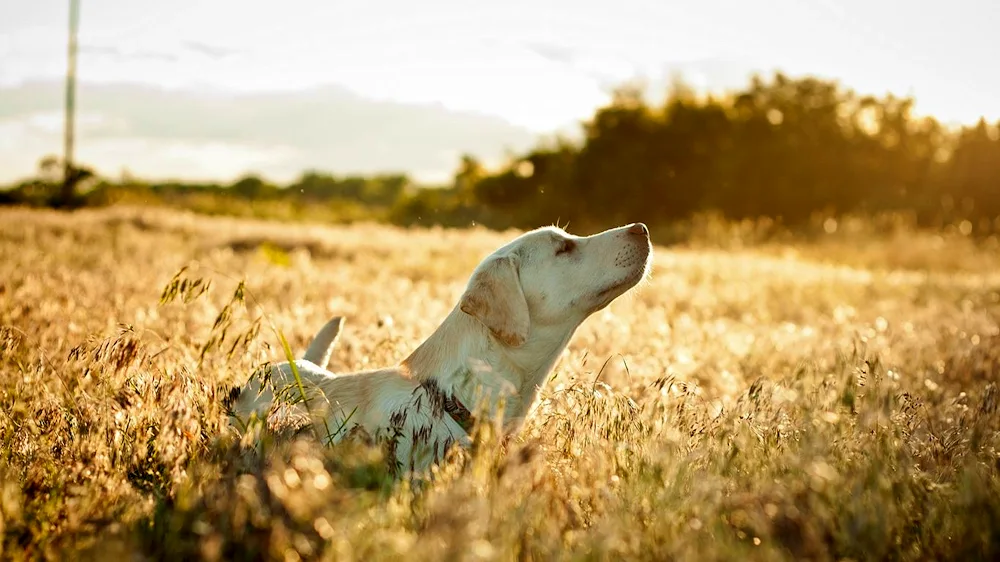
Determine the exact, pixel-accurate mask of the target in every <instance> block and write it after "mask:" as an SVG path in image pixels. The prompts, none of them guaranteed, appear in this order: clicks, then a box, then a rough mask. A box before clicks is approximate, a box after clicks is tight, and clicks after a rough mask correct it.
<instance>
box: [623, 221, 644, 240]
mask: <svg viewBox="0 0 1000 562" xmlns="http://www.w3.org/2000/svg"><path fill="white" fill-rule="evenodd" d="M628 233H629V234H635V235H636V236H645V237H646V238H649V229H648V228H646V225H644V224H642V223H641V222H637V223H634V224H633V225H632V226H630V227H628Z"/></svg>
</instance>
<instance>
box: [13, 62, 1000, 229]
mask: <svg viewBox="0 0 1000 562" xmlns="http://www.w3.org/2000/svg"><path fill="white" fill-rule="evenodd" d="M913 106H914V100H913V99H912V98H904V97H897V96H894V95H892V94H886V95H885V96H882V97H876V96H871V95H860V94H858V93H856V92H854V91H853V90H850V89H847V88H844V87H843V86H841V85H840V84H839V83H838V82H835V81H827V80H822V79H818V78H815V77H802V78H792V77H789V76H786V75H784V74H782V73H775V74H774V75H773V76H771V77H770V78H768V79H765V78H763V77H761V76H754V77H753V78H752V79H751V80H750V81H749V84H748V85H747V86H746V87H744V88H743V89H741V90H738V91H733V92H728V93H725V94H722V95H715V96H710V95H707V96H705V95H698V94H697V93H696V92H695V91H694V90H693V89H691V88H690V87H688V86H687V85H685V84H684V83H683V82H682V81H679V80H678V81H676V82H675V83H674V84H673V85H672V87H671V88H670V90H669V91H668V92H667V93H666V95H665V96H664V97H663V99H662V100H661V101H659V102H651V101H649V99H648V98H647V96H646V95H645V94H644V89H643V88H642V87H641V86H638V85H626V86H623V87H621V88H619V89H618V90H617V91H616V92H615V95H614V96H613V99H612V100H611V102H610V103H609V104H608V105H606V106H605V107H602V108H600V109H599V110H597V111H596V112H595V114H594V115H593V116H592V117H591V118H590V119H589V120H587V121H585V122H584V123H583V124H582V125H583V135H582V138H580V139H578V140H573V139H569V138H564V137H556V138H552V139H543V140H541V141H540V142H539V143H538V144H537V145H536V147H535V148H533V149H532V150H530V151H528V152H527V153H524V154H519V155H516V156H513V157H511V158H509V160H508V162H507V163H506V164H504V165H503V166H502V167H500V169H495V170H488V169H486V168H485V167H484V166H483V165H482V164H481V162H480V161H478V160H477V159H476V158H474V157H472V156H468V155H467V156H464V157H463V158H462V161H461V164H460V165H459V167H458V170H457V171H456V173H455V175H454V179H453V181H452V182H451V184H450V185H447V186H428V188H427V189H421V188H419V186H416V185H414V184H413V182H411V181H410V179H409V178H408V177H407V176H406V175H405V174H395V175H394V174H387V175H381V176H375V177H347V178H337V177H334V176H332V175H329V174H324V173H320V172H315V171H310V172H306V173H304V174H303V175H302V176H301V177H300V178H299V179H298V180H296V181H295V182H293V183H292V184H290V185H287V186H276V185H274V184H271V183H268V182H267V181H265V180H263V179H261V178H259V177H258V176H254V175H249V176H247V177H244V178H241V179H240V180H238V181H236V182H234V183H232V184H229V185H221V184H220V185H193V184H178V183H171V184H165V183H161V184H144V183H142V182H137V181H135V180H131V179H122V180H120V181H116V182H111V181H108V180H101V181H98V182H97V183H96V184H95V186H94V187H93V188H92V189H90V190H89V191H88V193H89V194H90V195H89V198H90V200H91V201H98V202H107V201H110V200H113V199H116V198H118V199H120V198H122V197H126V196H127V195H128V194H131V195H132V196H135V195H136V194H139V193H141V194H144V196H145V197H147V198H153V199H157V198H159V199H167V200H170V199H175V200H176V199H184V198H187V199H186V200H191V199H192V198H193V197H195V196H202V197H211V198H215V199H219V198H221V200H222V202H221V203H220V202H218V201H217V202H216V203H218V206H219V207H220V209H224V208H225V207H226V204H223V203H225V201H229V202H230V206H231V202H232V201H236V200H242V201H244V202H249V203H248V204H250V205H251V206H255V207H260V208H264V207H266V205H267V204H269V203H273V202H275V201H282V202H285V203H288V204H290V205H292V206H296V207H297V208H306V207H308V206H317V205H319V206H323V207H326V208H329V209H331V210H333V211H335V212H336V211H338V210H340V211H343V210H345V209H351V210H352V211H351V212H350V213H347V215H349V216H350V217H354V218H376V219H379V220H386V221H391V222H394V223H397V224H407V225H411V224H424V225H431V224H441V225H448V226H465V225H468V224H469V223H472V222H475V223H480V224H483V225H486V226H491V227H497V228H506V227H512V226H513V227H523V228H530V227H534V226H537V225H540V224H549V223H552V222H554V221H556V220H560V221H562V222H567V221H568V222H571V223H573V224H575V225H578V226H580V227H582V228H585V229H586V228H601V227H604V226H608V225H613V224H620V223H624V222H630V221H633V220H642V221H645V222H647V223H649V224H653V225H656V224H669V223H671V222H674V221H679V220H685V219H689V218H691V217H692V216H695V215H697V214H701V213H706V212H711V213H717V214H719V215H721V216H723V217H725V218H727V219H731V220H742V219H758V218H765V217H766V218H770V219H774V220H777V221H780V222H781V223H782V224H785V225H788V226H790V227H794V226H796V225H802V224H805V223H808V222H810V221H814V220H815V219H816V218H817V217H838V216H843V215H845V214H853V215H871V214H880V213H900V212H903V213H907V214H910V215H911V216H913V217H914V219H915V220H916V221H918V222H919V223H920V224H923V225H937V224H941V223H944V222H954V221H966V222H967V224H969V225H971V230H972V231H974V232H976V233H988V232H995V231H998V230H1000V123H993V124H991V123H988V122H986V120H985V119H983V120H980V121H979V122H978V123H977V124H975V125H969V126H964V127H961V128H958V129H950V128H948V127H945V126H944V125H942V124H941V123H939V122H938V121H937V120H935V119H934V118H932V117H918V116H916V115H915V114H914V111H913ZM46 185H47V184H46V182H45V180H44V178H39V179H35V180H31V181H29V182H25V183H23V184H21V185H19V186H17V187H16V189H14V190H12V191H10V192H8V194H7V197H8V199H13V198H15V197H14V196H12V195H11V193H15V194H20V198H21V199H22V200H23V199H25V198H30V197H28V196H27V195H25V194H26V193H28V194H30V193H36V194H37V193H44V192H45V187H46ZM220 212H222V211H220Z"/></svg>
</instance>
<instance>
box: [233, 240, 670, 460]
mask: <svg viewBox="0 0 1000 562" xmlns="http://www.w3.org/2000/svg"><path fill="white" fill-rule="evenodd" d="M651 255H652V245H651V244H650V240H649V231H648V230H647V228H646V226H645V225H644V224H642V223H635V224H632V225H628V226H623V227H620V228H615V229H611V230H607V231H604V232H601V233H599V234H594V235H592V236H587V237H579V236H574V235H571V234H568V233H566V232H565V231H563V230H562V229H559V228H555V227H545V228H540V229H537V230H533V231H530V232H527V233H525V234H523V235H521V236H519V237H517V238H516V239H514V240H513V241H511V242H510V243H508V244H507V245H505V246H503V247H501V248H499V249H498V250H496V251H495V252H493V253H492V254H490V255H489V256H487V257H486V258H485V259H484V260H483V261H482V262H481V263H480V264H479V265H478V266H477V267H476V269H475V270H474V271H473V273H472V276H471V278H470V279H469V281H468V284H467V286H466V289H465V291H464V293H463V294H462V296H461V298H460V299H459V302H458V303H457V305H456V306H455V308H454V309H452V311H451V313H450V314H448V316H447V317H446V318H445V319H444V321H443V322H442V323H441V325H440V326H439V327H438V328H437V329H436V330H435V331H434V332H433V333H432V334H431V335H430V336H429V337H428V338H427V339H426V340H425V341H424V342H423V343H422V344H420V346H418V347H417V348H416V349H415V350H414V351H413V352H412V353H411V354H410V355H409V357H407V358H406V359H404V360H403V361H402V362H401V363H400V364H399V365H397V366H394V367H389V368H384V369H378V370H372V371H364V372H359V373H345V374H338V373H332V372H330V371H328V370H327V369H326V367H327V361H328V359H329V356H330V348H331V347H332V345H333V343H334V342H335V341H336V339H337V337H338V335H339V331H340V327H341V326H342V319H341V318H339V317H338V318H334V319H333V320H331V321H330V322H329V323H328V324H327V325H326V326H324V328H323V329H322V330H321V331H320V332H319V333H318V334H317V335H316V337H315V338H314V339H313V342H312V343H311V344H310V346H309V350H308V351H307V352H306V354H305V357H304V358H303V359H298V360H296V361H295V367H296V368H297V370H298V374H299V377H300V380H301V381H302V385H303V390H304V391H305V393H304V394H305V397H304V398H305V399H304V400H303V399H302V398H300V397H301V395H302V392H301V391H300V389H299V388H298V385H297V383H296V381H295V378H294V374H293V371H292V366H291V364H290V363H288V362H284V363H279V364H275V365H273V366H271V367H270V368H269V376H268V378H269V379H270V381H271V385H270V386H273V387H274V389H281V388H284V389H291V392H290V393H289V395H290V396H291V397H292V399H293V400H296V401H297V403H295V404H294V405H291V406H286V407H288V408H291V409H292V410H296V411H298V412H300V413H304V412H306V411H308V412H309V415H310V416H311V417H312V423H319V424H320V426H319V427H321V428H324V429H325V430H326V431H329V432H331V434H330V435H329V439H330V440H331V441H332V442H337V441H340V440H342V439H344V438H345V437H347V436H350V435H357V434H361V435H363V436H365V437H366V438H368V439H373V440H374V441H375V442H379V443H383V444H387V446H388V452H389V455H390V460H392V461H394V469H395V470H396V473H397V474H400V473H402V472H406V471H409V472H411V473H417V472H421V471H423V470H425V469H427V468H428V467H430V466H431V465H432V464H434V463H436V462H439V461H440V460H441V459H442V458H443V457H444V455H445V453H446V452H447V451H448V449H449V448H450V447H451V446H453V445H454V444H456V443H458V444H461V445H463V446H466V445H468V444H469V443H470V442H471V440H470V436H469V430H470V429H471V427H472V425H473V423H474V422H475V416H474V415H473V413H474V412H475V413H476V414H478V415H480V416H486V417H488V418H489V419H491V420H499V421H501V423H502V425H503V427H502V430H503V431H504V432H505V434H507V435H509V434H511V433H513V432H515V431H517V430H518V429H519V427H520V426H521V424H522V422H523V420H524V419H525V416H526V415H527V414H528V413H529V412H530V411H531V409H532V407H533V406H534V404H535V401H536V398H537V396H538V392H539V389H540V388H541V386H542V385H543V384H544V382H545V381H546V379H547V377H548V375H549V373H550V371H551V370H552V368H553V366H554V364H555V362H556V360H557V359H558V358H559V356H560V354H561V353H562V351H563V349H565V347H566V345H567V344H568V343H569V340H570V338H571V337H572V336H573V334H574V332H575V331H576V329H577V328H578V327H579V326H580V324H581V323H582V322H583V321H584V320H586V319H587V318H588V317H589V316H590V315H591V314H593V313H594V312H596V311H598V310H601V309H603V308H604V307H606V306H607V305H608V304H610V303H611V301H613V300H614V299H615V298H617V297H618V296H620V295H622V294H623V293H625V292H626V291H628V290H629V289H631V288H632V287H634V286H635V285H636V284H638V283H639V282H640V281H641V280H642V279H643V278H645V276H646V275H647V274H648V272H649V269H650V263H651ZM268 386H269V385H266V384H262V383H261V382H260V381H258V380H256V378H253V379H251V380H250V382H248V383H247V384H246V385H245V386H244V387H242V388H241V389H237V391H236V392H235V393H234V394H233V395H232V402H234V404H233V407H232V414H233V415H234V416H235V417H236V418H237V419H239V420H241V421H243V420H247V419H248V418H250V416H251V415H254V416H257V417H258V418H264V417H266V415H267V413H268V410H272V412H271V413H272V414H273V413H274V412H273V408H275V406H276V403H278V402H280V400H275V392H276V390H273V389H271V388H268ZM307 401H308V404H306V403H305V402H307ZM234 425H235V423H234Z"/></svg>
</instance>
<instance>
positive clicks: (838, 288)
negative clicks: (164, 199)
mask: <svg viewBox="0 0 1000 562" xmlns="http://www.w3.org/2000/svg"><path fill="white" fill-rule="evenodd" d="M511 235H512V233H490V232H487V231H484V230H469V231H442V230H412V231H410V230H401V229H395V228H388V227H380V226H373V225H356V226H352V227H341V228H323V227H318V226H308V225H289V224H276V223H264V222H251V221H246V220H237V219H224V218H211V219H209V218H204V217H198V216H195V215H191V214H185V213H177V212H167V211H141V210H130V209H109V210H102V211H84V212H79V213H75V214H72V215H69V214H59V213H53V212H45V211H25V210H5V211H3V212H2V214H0V532H2V537H3V539H2V543H0V545H2V555H3V557H4V558H7V559H37V558H52V559H67V560H68V559H99V560H109V559H121V560H124V559H136V560H140V559H196V558H202V559H223V558H224V559H260V558H274V559H286V560H297V559H325V560H359V559H363V560H366V561H372V560H386V559H400V558H407V559H419V560H425V559H429V560H445V559H448V560H451V559H456V560H471V559H477V560H478V559H483V560H509V559H528V560H541V559H544V560H548V559H569V560H580V559H587V560H590V559H621V558H628V559H651V560H664V559H676V560H698V561H702V560H744V559H747V560H846V559H850V560H993V559H997V558H998V557H1000V437H998V436H1000V433H998V430H1000V412H998V411H997V409H998V404H1000V396H998V391H997V388H996V382H997V378H998V367H1000V270H998V268H997V265H998V262H1000V259H998V258H997V257H996V255H995V254H992V253H990V252H988V251H982V250H980V249H977V248H975V247H973V246H969V245H968V244H965V243H964V242H962V241H961V240H960V239H957V238H955V239H952V238H942V240H944V242H943V244H944V245H943V246H940V247H932V246H933V245H934V244H938V242H936V240H937V239H936V238H934V237H921V236H916V235H914V236H913V237H911V238H910V242H909V243H906V241H905V239H904V238H900V237H899V236H896V237H893V238H890V239H876V238H870V239H859V238H858V237H857V236H854V237H846V238H843V239H841V240H840V241H839V242H838V239H837V238H836V237H833V238H830V239H827V240H826V241H824V242H823V243H822V244H818V245H817V244H810V245H801V244H799V245H796V244H789V245H786V246H785V247H783V248H775V247H769V248H763V249H757V250H754V249H746V250H740V251H728V252H726V251H720V250H707V249H692V248H690V247H671V248H657V256H656V261H655V266H654V271H653V278H652V281H651V282H650V283H648V284H647V285H645V286H643V287H642V288H641V289H640V291H639V292H637V293H635V294H634V296H630V297H625V298H622V299H620V300H619V301H616V302H615V303H614V304H612V306H610V307H609V308H608V309H607V310H605V311H603V312H601V313H598V314H596V315H595V316H594V317H592V318H591V319H590V320H588V321H587V322H586V323H585V324H584V326H583V327H582V328H581V329H580V331H579V332H578V334H577V336H576V337H575V338H574V340H573V341H572V342H571V344H570V346H569V349H568V350H567V352H566V353H565V355H564V356H563V357H562V358H561V360H560V361H559V363H558V365H557V366H556V369H555V373H554V376H553V379H552V380H551V381H550V383H549V385H548V387H547V388H546V390H545V392H544V393H543V401H542V403H541V405H540V407H539V409H538V411H537V412H536V413H535V414H534V416H533V417H532V418H531V419H530V421H529V423H528V425H527V427H526V428H525V430H524V432H523V434H522V435H520V436H519V438H518V439H516V440H515V442H514V443H512V444H511V446H510V447H509V448H508V449H507V450H506V451H503V450H500V449H499V448H498V447H496V446H495V445H494V443H493V442H492V441H491V440H490V439H489V436H484V437H483V438H482V439H481V440H480V441H479V443H478V444H477V447H476V448H475V449H474V450H473V451H471V452H469V453H468V454H464V455H462V454H460V455H457V456H456V458H454V459H452V460H451V461H450V462H449V463H447V464H445V465H443V466H442V467H441V469H440V471H439V473H438V474H437V475H436V479H435V480H434V481H433V482H432V483H430V484H428V485H426V486H424V487H422V488H415V487H411V486H409V485H408V484H407V483H405V482H404V483H397V482H394V481H393V480H392V479H391V478H390V477H389V474H388V471H387V470H385V468H384V466H383V464H382V463H381V462H380V461H381V459H380V456H379V453H378V451H375V450H369V449H366V448H363V447H361V446H356V445H350V444H344V445H338V446H335V447H331V448H324V447H321V446H319V445H318V444H317V443H315V441H313V440H312V439H310V437H309V436H308V435H304V436H301V437H299V438H295V439H290V440H285V441H282V440H268V441H266V442H265V445H266V447H265V451H264V452H265V454H264V455H253V454H247V453H246V451H244V450H242V449H241V448H240V446H239V444H238V443H235V442H234V440H233V439H232V438H231V437H229V436H227V434H226V432H225V431H224V429H225V424H226V417H225V412H224V411H223V409H222V407H221V405H220V400H221V398H222V396H223V394H224V393H225V391H226V390H228V388H229V387H230V385H232V384H235V383H239V382H242V380H244V379H245V378H246V377H247V376H249V374H250V372H251V371H252V370H253V369H254V368H256V367H257V366H259V365H260V364H262V363H263V362H266V361H269V360H271V361H273V360H281V359H282V350H281V348H280V345H279V343H278V342H279V339H278V336H277V334H278V333H281V334H283V335H284V336H285V337H286V338H287V339H288V341H289V343H290V344H291V347H292V349H294V350H296V352H300V351H301V350H302V349H304V347H305V346H306V344H307V342H308V340H309V338H310V337H311V336H312V332H314V331H315V330H316V329H318V328H319V327H320V326H321V325H322V324H323V323H324V322H325V321H326V320H327V319H328V318H329V317H330V316H333V315H344V316H346V317H347V318H348V324H347V326H346V328H345V333H344V335H343V337H342V339H341V342H340V343H339V344H338V348H337V351H336V354H335V357H334V361H333V368H334V369H361V368H368V367H373V366H377V365H385V364H390V363H393V362H395V361H398V360H399V359H401V358H402V357H403V356H404V355H405V354H406V353H407V352H408V351H409V350H410V349H412V348H413V347H414V346H415V345H416V344H417V343H418V342H419V341H420V340H421V339H422V338H423V337H424V336H426V335H427V334H429V333H430V331H431V330H432V329H433V328H434V327H435V325H436V323H437V322H438V321H439V320H440V319H441V318H443V316H444V315H445V314H446V312H447V311H448V310H449V309H450V307H451V306H453V304H454V302H455V300H456V298H457V297H458V295H459V293H460V291H461V290H462V287H463V286H464V283H465V280H466V278H467V276H468V274H469V272H470V271H471V269H472V267H473V266H474V265H475V264H476V263H477V262H478V261H479V259H481V257H482V256H483V255H485V254H486V253H488V252H489V251H491V250H492V249H493V248H494V247H495V246H496V245H498V244H499V243H501V242H502V241H505V240H507V239H509V237H510V236H511ZM928 241H930V242H928ZM904 249H905V251H906V259H905V264H904V265H906V269H901V268H900V267H898V265H900V264H899V253H900V252H901V251H902V250H904ZM775 250H780V251H775ZM855 250H856V253H857V254H860V255H862V256H863V257H862V258H860V259H857V260H855V259H854V258H853V257H852V256H853V255H854V254H852V251H855ZM880 253H881V254H880ZM879 255H881V256H882V259H878V256H879ZM956 256H965V257H961V258H960V257H956ZM872 264H877V265H878V267H875V266H874V265H872ZM894 264H895V265H896V266H894Z"/></svg>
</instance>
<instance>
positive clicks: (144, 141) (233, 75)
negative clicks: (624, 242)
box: [0, 0, 1000, 182]
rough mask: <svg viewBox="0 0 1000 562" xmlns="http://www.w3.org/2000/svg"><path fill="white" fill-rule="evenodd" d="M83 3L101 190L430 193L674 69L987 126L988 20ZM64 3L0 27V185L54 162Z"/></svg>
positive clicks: (562, 0)
mask: <svg viewBox="0 0 1000 562" xmlns="http://www.w3.org/2000/svg"><path fill="white" fill-rule="evenodd" d="M81 1H82V13H81V25H80V58H79V81H80V87H79V103H78V108H79V127H80V135H79V149H78V157H79V158H80V159H81V160H83V161H85V162H87V163H89V164H91V165H94V166H96V167H97V168H98V170H99V171H100V172H102V173H105V174H111V175H114V174H117V173H119V172H120V171H121V170H122V169H123V168H128V169H129V170H130V171H132V172H133V173H135V174H138V175H142V176H151V177H161V178H162V177H175V178H215V179H230V178H233V177H235V176H236V175H238V174H240V173H242V172H245V171H256V172H259V173H263V174H265V175H266V176H268V177H271V178H273V179H276V180H280V181H285V180H288V179H291V178H293V177H294V176H296V175H297V174H298V173H299V172H301V171H302V170H303V169H306V168H318V169H322V170H328V171H332V172H335V173H347V172H371V171H375V170H401V171H407V172H410V173H412V174H413V175H414V176H416V177H418V179H424V180H429V181H433V180H440V179H443V178H447V177H448V176H449V175H450V174H451V173H452V171H453V170H454V168H455V166H456V165H457V162H458V158H459V154H460V153H461V152H465V151H467V152H472V153H474V154H477V155H478V156H480V157H482V158H484V159H485V160H487V161H488V162H495V161H498V160H499V159H501V158H502V157H503V156H504V153H505V151H508V150H511V151H521V150H523V149H525V148H527V147H529V146H531V145H532V144H534V142H535V140H536V139H537V138H538V136H539V135H542V134H546V133H550V132H553V131H556V130H565V129H567V128H572V127H573V126H574V125H575V124H576V123H578V122H579V121H580V120H581V119H585V118H587V117H588V116H590V115H591V114H592V113H593V111H594V109H595V108H596V107H598V106H600V105H601V104H603V103H605V102H606V101H607V95H608V91H609V89H610V87H612V86H614V85H617V84H619V83H621V82H622V81H624V80H627V79H629V78H631V77H635V76H645V77H648V78H651V79H654V80H656V79H663V78H664V77H666V76H668V75H669V73H670V72H672V71H674V70H681V71H682V72H683V74H684V76H685V77H686V78H687V79H688V80H689V81H690V82H692V83H694V84H695V85H699V86H702V87H707V88H720V87H722V88H734V87H739V86H742V85H743V84H745V83H746V80H747V77H748V75H749V73H750V72H751V71H754V70H762V71H765V72H769V71H770V70H773V69H776V68H780V69H782V70H785V71H787V72H789V73H791V74H802V73H813V74H818V75H820V76H824V77H829V78H836V79H839V80H841V81H842V82H843V83H844V84H845V85H847V86H850V87H853V88H855V89H857V90H859V91H861V92H864V93H875V94H882V93H885V92H886V91H892V92H895V93H897V94H901V95H906V94H913V95H915V96H916V97H917V100H918V110H919V111H921V112H924V113H931V114H935V115H937V116H938V117H939V118H941V119H943V120H945V121H948V122H973V121H974V120H975V119H976V118H977V117H978V116H980V115H983V114H985V115H986V116H987V117H989V118H990V119H991V120H995V119H998V118H1000V73H998V72H996V62H995V57H996V55H997V53H1000V33H998V32H997V28H996V25H997V24H996V22H997V21H1000V4H997V3H989V2H986V1H974V0H952V1H950V2H947V3H940V2H937V3H923V4H921V3H917V2H912V1H910V2H905V1H901V0H866V1H862V0H768V1H767V2H764V1H760V2H748V1H747V0H703V1H702V2H679V1H675V0H615V1H614V2H610V1H604V2H597V1H588V0H535V1H525V0H503V1H475V0H471V1H470V0H464V1H458V0H421V1H419V2H414V1H412V0H407V1H402V0H363V1H352V2H347V1H345V0H286V1H284V2H274V1H268V2H265V1H263V0H172V1H170V2H165V1H162V0H161V1H159V2H152V1H149V0H81ZM67 4H68V2H67V1H66V0H32V1H30V2H29V1H26V2H5V3H4V5H3V7H0V182H7V181H10V180H12V179H14V178H18V177H23V176H25V175H28V174H30V173H32V172H33V170H34V168H35V165H36V163H37V161H38V159H39V158H40V157H41V156H43V155H45V154H48V153H58V152H59V151H60V150H61V148H60V147H61V140H60V135H61V130H62V117H61V103H62V101H61V96H62V92H61V88H62V84H61V79H62V76H63V75H64V72H65V66H66V28H67V21H68V14H67V12H68V9H67Z"/></svg>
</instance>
